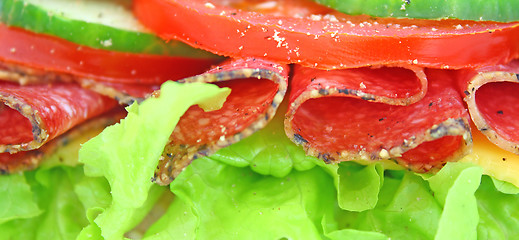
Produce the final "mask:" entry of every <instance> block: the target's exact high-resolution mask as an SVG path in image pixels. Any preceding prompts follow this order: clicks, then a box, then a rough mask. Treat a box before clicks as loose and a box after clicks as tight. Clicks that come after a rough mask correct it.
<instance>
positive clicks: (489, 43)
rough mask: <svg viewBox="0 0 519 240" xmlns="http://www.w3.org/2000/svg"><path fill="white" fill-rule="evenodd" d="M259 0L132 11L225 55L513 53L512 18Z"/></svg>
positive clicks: (311, 59)
mask: <svg viewBox="0 0 519 240" xmlns="http://www.w3.org/2000/svg"><path fill="white" fill-rule="evenodd" d="M265 3H266V2H264V1H246V0H241V1H210V2H207V1H201V0H197V1H188V0H174V1H166V0H135V1H134V8H133V9H134V13H135V15H136V16H137V18H138V19H139V20H140V21H141V22H142V23H143V24H144V25H146V26H147V27H149V28H150V29H152V30H153V31H155V32H156V33H157V34H159V35H160V36H161V37H163V38H165V39H178V40H182V41H184V42H186V43H188V44H190V45H191V46H193V47H197V48H201V49H205V50H208V51H211V52H213V53H217V54H221V55H224V56H232V57H237V58H243V57H257V58H265V59H269V60H273V61H276V62H282V63H298V64H301V65H303V66H306V67H313V68H321V69H337V68H351V67H362V66H372V65H375V66H378V65H386V64H414V65H419V66H426V67H433V68H465V67H478V66H486V65H494V64H503V63H507V62H509V61H510V60H512V59H514V58H517V57H519V42H518V41H517V39H519V23H517V22H513V23H496V22H476V21H463V20H452V19H450V20H441V21H438V20H415V19H393V18H374V17H369V16H349V15H345V14H342V13H339V12H337V11H334V10H332V9H329V8H326V7H323V6H321V5H319V4H317V3H313V2H310V1H295V0H283V1H275V2H274V1H272V2H268V3H269V4H265ZM186 19H189V21H185V20H186ZM474 46H478V47H474Z"/></svg>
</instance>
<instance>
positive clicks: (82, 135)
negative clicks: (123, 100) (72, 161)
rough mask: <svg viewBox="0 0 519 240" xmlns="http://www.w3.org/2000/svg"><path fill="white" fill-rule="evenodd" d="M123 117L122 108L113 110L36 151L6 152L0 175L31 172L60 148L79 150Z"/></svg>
mask: <svg viewBox="0 0 519 240" xmlns="http://www.w3.org/2000/svg"><path fill="white" fill-rule="evenodd" d="M124 116H125V111H124V110H123V109H122V108H115V109H114V110H112V111H110V112H107V113H105V114H103V115H101V116H99V117H96V118H94V119H91V120H88V121H87V122H85V123H83V124H80V125H78V126H76V127H74V128H72V129H70V130H69V131H67V132H65V133H64V134H62V135H60V136H58V137H56V138H55V139H53V140H51V141H49V142H47V143H45V144H44V145H43V146H42V147H40V148H38V149H34V150H30V151H21V152H17V153H14V154H10V153H7V152H4V153H0V174H12V173H15V172H19V171H27V170H32V169H34V168H36V167H38V166H39V165H40V163H41V162H43V161H45V159H47V158H49V157H51V156H52V155H53V154H54V153H56V151H57V150H58V149H60V148H62V147H66V146H72V145H75V146H73V147H77V148H78V149H79V146H80V144H82V143H84V142H86V141H87V140H88V139H90V138H92V137H94V136H96V135H97V134H99V133H100V132H101V131H102V130H103V129H104V128H106V127H107V126H110V125H112V124H114V123H116V122H118V121H119V119H121V118H123V117H124ZM75 152H77V151H75Z"/></svg>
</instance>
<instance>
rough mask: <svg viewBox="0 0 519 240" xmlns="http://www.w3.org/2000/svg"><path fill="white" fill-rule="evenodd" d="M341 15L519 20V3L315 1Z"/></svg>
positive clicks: (474, 0) (501, 0)
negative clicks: (341, 13)
mask: <svg viewBox="0 0 519 240" xmlns="http://www.w3.org/2000/svg"><path fill="white" fill-rule="evenodd" d="M315 1H316V2H318V3H321V4H323V5H326V6H328V7H331V8H334V9H336V10H338V11H340V12H343V13H346V14H351V15H359V14H366V15H370V16H376V17H396V18H422V19H445V18H456V19H462V20H484V21H498V22H513V21H518V20H519V11H517V9H518V8H519V2H518V1H507V0H455V1H446V0H369V1H367V0H315Z"/></svg>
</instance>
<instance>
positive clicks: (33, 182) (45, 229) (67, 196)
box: [0, 167, 87, 239]
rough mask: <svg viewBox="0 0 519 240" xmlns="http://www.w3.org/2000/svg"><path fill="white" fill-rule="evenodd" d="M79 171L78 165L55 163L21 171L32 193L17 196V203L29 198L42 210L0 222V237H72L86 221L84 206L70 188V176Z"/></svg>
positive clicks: (71, 183)
mask: <svg viewBox="0 0 519 240" xmlns="http://www.w3.org/2000/svg"><path fill="white" fill-rule="evenodd" d="M82 174H83V169H82V168H81V167H77V168H70V167H56V168H52V169H42V170H37V171H32V172H27V173H25V174H24V175H22V177H24V178H26V181H25V182H26V183H27V185H26V186H25V187H30V189H31V192H32V195H33V197H32V198H29V199H23V198H21V199H18V200H19V204H22V205H21V206H23V204H24V201H28V200H33V201H34V203H36V204H37V206H38V208H39V209H42V210H43V211H42V212H38V211H37V212H36V213H37V216H34V217H32V218H25V217H24V218H17V219H13V220H11V221H8V222H5V223H3V224H0V232H1V233H2V234H0V239H74V238H75V237H76V236H77V234H78V233H79V232H80V231H81V229H82V228H83V226H85V225H86V224H87V219H86V218H85V215H84V211H85V209H84V208H83V207H82V205H81V203H80V201H79V199H78V197H77V196H76V195H75V194H74V190H73V185H74V181H73V180H74V179H75V178H76V177H81V175H82ZM21 182H23V181H21ZM25 187H24V188H25ZM10 196H11V197H12V196H13V195H10Z"/></svg>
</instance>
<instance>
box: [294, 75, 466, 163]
mask: <svg viewBox="0 0 519 240" xmlns="http://www.w3.org/2000/svg"><path fill="white" fill-rule="evenodd" d="M310 72H313V74H310ZM335 72H336V73H337V74H335ZM425 73H426V76H427V79H428V80H426V82H427V88H428V90H427V93H426V94H423V92H424V91H425V89H424V88H423V87H422V86H423V85H422V84H423V82H424V80H423V76H422V74H423V72H421V71H419V70H414V71H412V70H406V69H403V68H390V67H387V68H379V69H370V68H365V69H346V70H333V71H328V72H325V73H323V72H321V70H313V69H312V70H310V69H300V68H296V69H295V71H294V76H293V80H292V83H293V84H292V87H293V88H292V90H291V96H290V106H289V110H288V112H287V116H286V118H285V131H286V133H287V136H288V137H289V138H290V139H292V141H293V142H295V143H296V144H299V145H302V146H303V148H304V149H305V150H306V152H307V153H308V154H309V155H312V156H316V157H318V158H321V159H323V160H324V161H325V162H328V163H332V162H340V161H348V160H357V159H361V160H380V159H393V160H395V161H397V162H398V163H399V164H401V165H403V166H405V167H406V168H409V169H412V170H414V171H418V172H426V171H429V170H432V169H438V168H441V167H442V166H443V164H444V163H445V162H447V161H450V160H457V159H459V158H460V157H461V156H463V155H465V154H466V153H467V152H468V151H469V149H470V145H471V143H472V142H471V134H470V128H469V117H468V113H467V111H466V109H465V107H464V104H463V100H462V99H461V96H460V95H459V94H458V93H457V91H456V86H455V83H454V82H453V80H454V77H455V76H454V72H450V71H445V70H429V69H427V70H426V72H425ZM345 76H347V77H345ZM309 79H310V80H309ZM312 80H313V81H312ZM338 82H340V83H341V84H337V83H338ZM359 82H361V83H363V84H362V85H361V84H360V83H359ZM344 86H349V87H347V88H345V89H344V88H343V87H344ZM352 87H354V88H352ZM359 92H360V94H359ZM420 95H422V96H423V98H421V99H419V97H418V96H420ZM406 97H409V98H410V99H413V100H405V98H406ZM412 102H414V103H412ZM409 103H412V104H409ZM406 104H409V105H407V106H406Z"/></svg>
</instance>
